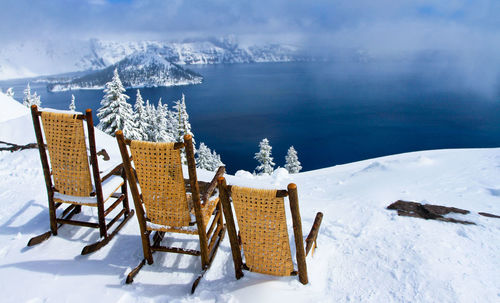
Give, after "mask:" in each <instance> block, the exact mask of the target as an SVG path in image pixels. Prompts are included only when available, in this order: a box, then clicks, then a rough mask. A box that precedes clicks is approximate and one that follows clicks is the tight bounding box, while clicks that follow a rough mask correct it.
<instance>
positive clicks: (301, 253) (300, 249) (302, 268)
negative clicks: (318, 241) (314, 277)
mask: <svg viewBox="0 0 500 303" xmlns="http://www.w3.org/2000/svg"><path fill="white" fill-rule="evenodd" d="M288 194H289V200H290V210H291V212H292V221H293V235H294V238H295V250H296V256H297V265H298V266H299V281H300V282H301V283H302V284H307V283H308V280H307V264H306V255H305V250H304V242H303V238H302V221H301V219H300V211H299V198H298V195H297V185H295V184H294V183H290V184H288Z"/></svg>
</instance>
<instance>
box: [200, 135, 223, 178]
mask: <svg viewBox="0 0 500 303" xmlns="http://www.w3.org/2000/svg"><path fill="white" fill-rule="evenodd" d="M219 166H224V163H222V161H221V159H220V155H218V154H217V153H216V152H215V151H213V152H212V151H211V150H210V148H209V147H208V146H206V145H205V143H203V142H201V143H200V146H199V148H198V151H197V153H196V167H198V168H203V169H206V170H209V171H216V170H217V169H218V168H219Z"/></svg>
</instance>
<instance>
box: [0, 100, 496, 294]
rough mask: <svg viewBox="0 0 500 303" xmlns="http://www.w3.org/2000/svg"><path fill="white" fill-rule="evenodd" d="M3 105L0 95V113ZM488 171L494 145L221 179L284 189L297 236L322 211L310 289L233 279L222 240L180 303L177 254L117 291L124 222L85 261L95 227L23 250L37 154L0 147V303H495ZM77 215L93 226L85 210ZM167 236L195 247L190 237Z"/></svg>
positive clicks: (41, 205)
mask: <svg viewBox="0 0 500 303" xmlns="http://www.w3.org/2000/svg"><path fill="white" fill-rule="evenodd" d="M10 105H11V104H10V101H9V102H7V103H6V100H5V99H0V106H2V107H5V106H7V107H8V106H10ZM28 117H29V116H28ZM8 122H9V121H6V122H1V123H0V140H2V137H5V136H6V133H5V132H8V131H9V130H6V128H5V127H4V126H5V124H6V123H8ZM31 127H32V126H31V125H30V124H25V125H24V126H19V129H20V130H19V136H21V135H22V133H24V136H26V137H30V136H32V128H31ZM98 134H99V135H98V137H97V141H98V144H99V145H100V146H102V147H105V148H106V149H107V150H108V151H109V152H110V153H111V154H112V158H114V157H117V146H116V144H115V142H114V139H113V138H111V137H107V136H106V135H105V134H102V133H100V132H98ZM499 166H500V149H470V150H440V151H425V152H415V153H408V154H401V155H394V156H389V157H383V158H378V159H371V160H366V161H360V162H356V163H352V164H346V165H339V166H335V167H330V168H325V169H321V170H316V171H310V172H304V173H300V174H296V175H289V174H287V173H286V172H284V171H283V170H281V169H280V170H278V171H276V172H275V173H274V174H273V175H272V176H268V177H254V176H252V175H249V174H246V173H243V172H239V173H237V174H236V176H227V179H228V183H230V184H239V185H246V186H255V187H261V188H286V185H287V184H288V183H290V182H294V183H296V184H297V186H298V191H299V200H300V209H301V215H302V222H303V229H304V233H307V232H308V230H309V227H310V226H311V223H312V220H313V219H314V215H315V213H316V212H317V211H322V212H323V213H324V219H323V223H322V226H321V229H320V233H319V237H318V245H319V246H318V249H317V250H316V253H315V255H314V256H309V257H308V258H307V263H308V274H309V281H310V283H309V284H308V285H302V284H300V283H299V281H298V279H297V277H281V278H279V277H273V276H266V275H260V274H255V273H249V272H245V277H243V278H242V279H240V280H235V278H234V269H233V265H232V258H231V255H230V253H231V250H230V247H229V241H228V237H226V238H225V239H224V241H223V242H222V244H221V247H220V249H219V252H218V253H217V256H216V257H215V259H214V263H213V265H212V267H211V268H210V270H209V271H208V272H207V274H206V275H205V278H204V279H203V280H202V281H201V283H200V285H199V286H198V289H197V291H196V293H195V294H194V295H192V296H191V295H189V294H188V293H189V290H190V285H191V283H192V282H193V280H194V279H195V277H196V273H197V272H199V271H200V269H201V265H200V261H199V259H198V258H196V257H192V256H187V255H174V254H165V253H157V254H155V256H154V257H155V263H154V264H153V265H151V266H149V265H146V266H145V267H144V268H143V269H142V271H141V272H140V273H139V274H138V276H137V277H136V278H135V281H134V283H133V284H131V285H125V284H124V281H125V275H126V274H127V273H128V271H129V270H130V269H131V268H132V267H133V266H135V265H136V264H137V263H138V262H139V261H140V260H141V259H142V248H141V240H140V237H139V227H138V225H137V221H136V219H135V218H133V219H132V220H131V221H130V222H129V223H128V224H127V225H126V226H125V228H124V229H122V231H121V232H120V233H119V234H118V235H117V236H116V237H115V238H114V239H113V241H112V242H111V243H109V244H108V245H107V246H105V247H104V248H102V249H101V250H99V251H97V252H96V253H94V254H92V255H90V256H81V255H79V253H80V251H81V248H82V247H83V246H84V245H86V244H89V243H90V242H92V241H95V240H96V239H97V238H98V232H97V231H89V229H87V228H79V227H74V226H64V227H63V228H61V229H60V232H59V235H58V236H57V237H52V238H51V239H49V240H47V241H46V242H44V243H42V244H40V245H37V246H35V247H32V248H27V247H25V245H26V243H27V241H28V239H29V238H30V237H32V236H34V235H36V234H40V233H43V232H45V231H47V230H48V209H47V201H46V192H45V185H44V182H43V175H42V170H41V165H40V161H39V158H38V152H37V151H36V150H26V151H22V152H16V153H10V152H0V201H2V203H1V204H0V273H1V275H0V292H1V293H2V302H68V301H71V302H88V301H93V302H348V301H349V302H352V301H354V302H367V301H368V302H498V300H499V299H500V271H499V270H498V268H499V267H500V258H499V257H498V255H499V253H500V241H499V239H500V238H499V235H500V219H495V218H487V217H482V216H479V215H477V212H478V211H484V212H489V213H494V214H500V185H499V184H500V174H499V172H498V167H499ZM198 174H199V177H200V179H202V180H209V179H210V178H211V175H210V173H208V172H206V171H202V170H199V171H198ZM398 199H405V200H413V201H417V202H424V203H425V202H427V203H434V204H441V205H446V206H455V207H459V208H465V209H468V210H471V211H472V213H471V214H469V215H466V216H462V217H464V218H466V219H467V220H470V221H474V222H476V223H477V225H459V224H453V223H446V222H440V221H432V220H422V219H417V218H409V217H398V216H397V215H396V213H395V212H394V211H389V210H386V209H385V207H386V206H387V205H389V203H391V202H393V201H395V200H398ZM287 209H288V206H287ZM287 215H288V223H289V226H288V228H289V233H290V235H292V234H293V232H292V228H291V220H290V216H289V214H288V213H287ZM79 216H80V218H83V219H85V220H86V219H88V218H90V217H93V218H94V219H95V218H96V210H88V209H86V210H84V211H83V213H82V214H80V215H79ZM176 237H177V236H176ZM181 238H182V237H181ZM177 239H179V238H177ZM191 239H192V238H191ZM167 241H168V242H169V245H170V244H172V245H182V246H184V247H189V248H192V247H196V240H193V241H187V240H186V238H183V239H179V240H174V239H171V238H169V239H167ZM291 243H292V244H293V239H291ZM292 247H293V246H292ZM292 253H293V254H294V252H292Z"/></svg>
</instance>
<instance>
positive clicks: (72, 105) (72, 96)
mask: <svg viewBox="0 0 500 303" xmlns="http://www.w3.org/2000/svg"><path fill="white" fill-rule="evenodd" d="M69 110H70V111H72V112H74V111H76V105H75V95H73V94H71V102H70V103H69Z"/></svg>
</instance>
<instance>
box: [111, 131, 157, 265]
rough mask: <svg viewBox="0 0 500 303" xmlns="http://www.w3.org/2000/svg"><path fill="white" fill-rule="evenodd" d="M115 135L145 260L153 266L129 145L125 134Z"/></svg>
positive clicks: (118, 132) (144, 215) (120, 132)
mask: <svg viewBox="0 0 500 303" xmlns="http://www.w3.org/2000/svg"><path fill="white" fill-rule="evenodd" d="M115 135H116V140H117V141H118V147H119V148H120V154H121V155H122V161H123V169H124V170H125V174H126V175H127V180H128V182H129V185H130V191H131V192H132V198H133V200H134V206H135V211H136V212H137V221H138V222H139V230H140V231H141V241H142V251H143V253H144V258H145V259H146V260H147V261H148V264H150V265H151V264H153V254H152V252H151V248H150V246H151V245H150V241H149V233H148V231H147V229H146V214H145V213H144V208H143V207H142V200H141V195H140V193H139V189H138V188H137V179H136V178H135V174H134V170H133V168H132V164H131V163H130V156H129V154H128V150H127V145H126V144H125V138H124V137H123V132H122V131H121V130H118V131H117V132H116V133H115Z"/></svg>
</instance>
